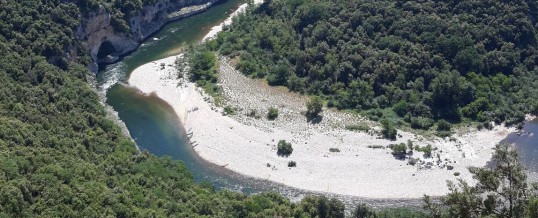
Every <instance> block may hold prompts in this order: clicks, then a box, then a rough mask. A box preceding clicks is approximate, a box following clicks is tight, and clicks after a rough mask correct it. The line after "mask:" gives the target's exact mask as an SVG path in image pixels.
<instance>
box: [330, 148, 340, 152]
mask: <svg viewBox="0 0 538 218" xmlns="http://www.w3.org/2000/svg"><path fill="white" fill-rule="evenodd" d="M329 151H330V152H340V149H338V148H329Z"/></svg>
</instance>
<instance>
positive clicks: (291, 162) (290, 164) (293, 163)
mask: <svg viewBox="0 0 538 218" xmlns="http://www.w3.org/2000/svg"><path fill="white" fill-rule="evenodd" d="M296 166H297V163H296V162H295V161H290V162H288V167H296Z"/></svg>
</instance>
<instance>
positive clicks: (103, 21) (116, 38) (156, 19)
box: [77, 0, 219, 72]
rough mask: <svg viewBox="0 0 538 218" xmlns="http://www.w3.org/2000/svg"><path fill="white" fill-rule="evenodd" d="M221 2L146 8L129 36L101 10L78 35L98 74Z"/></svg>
mask: <svg viewBox="0 0 538 218" xmlns="http://www.w3.org/2000/svg"><path fill="white" fill-rule="evenodd" d="M217 1H219V0H190V1H186V0H157V1H156V2H155V3H154V4H151V5H145V6H143V8H142V10H141V11H139V12H138V13H137V15H136V16H133V17H132V18H130V19H129V20H128V25H129V27H130V31H129V32H127V33H125V32H121V31H118V30H116V29H114V26H113V25H112V23H111V20H112V16H111V14H110V12H109V11H107V10H106V9H104V8H102V7H101V8H100V9H99V10H97V11H95V12H92V13H90V14H89V16H87V17H86V18H83V19H82V22H81V25H80V26H79V29H78V31H77V36H78V37H79V38H80V39H82V40H83V41H84V42H85V46H86V48H87V49H88V51H89V52H90V56H91V58H92V60H93V63H92V64H91V66H90V67H89V68H90V69H91V70H92V71H93V72H97V64H99V63H113V62H115V61H117V60H118V59H119V57H120V56H121V55H124V54H127V53H128V52H131V51H133V50H135V49H136V48H137V47H138V45H140V43H141V42H142V41H143V40H144V39H145V38H146V37H148V36H149V35H151V34H152V33H154V32H156V31H158V30H159V29H160V28H161V27H162V26H163V25H165V24H166V23H168V22H170V21H173V20H177V19H180V18H183V17H187V16H190V15H193V14H196V13H199V12H202V11H204V10H206V9H207V8H209V7H211V6H212V5H213V4H214V3H215V2H217Z"/></svg>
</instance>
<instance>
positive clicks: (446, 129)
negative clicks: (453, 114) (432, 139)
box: [436, 120, 452, 137]
mask: <svg viewBox="0 0 538 218" xmlns="http://www.w3.org/2000/svg"><path fill="white" fill-rule="evenodd" d="M451 130H452V125H451V124H450V123H449V122H447V121H446V120H439V121H437V133H436V135H438V136H441V137H447V136H450V135H451V134H452V132H451Z"/></svg>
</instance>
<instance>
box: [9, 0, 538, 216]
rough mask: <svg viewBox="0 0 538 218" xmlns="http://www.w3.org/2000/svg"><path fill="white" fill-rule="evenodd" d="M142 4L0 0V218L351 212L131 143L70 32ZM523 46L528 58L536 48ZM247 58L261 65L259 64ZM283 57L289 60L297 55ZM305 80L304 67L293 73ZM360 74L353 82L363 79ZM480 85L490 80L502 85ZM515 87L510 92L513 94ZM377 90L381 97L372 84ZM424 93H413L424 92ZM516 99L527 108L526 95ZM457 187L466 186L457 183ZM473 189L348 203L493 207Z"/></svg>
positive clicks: (454, 209)
mask: <svg viewBox="0 0 538 218" xmlns="http://www.w3.org/2000/svg"><path fill="white" fill-rule="evenodd" d="M148 2H151V1H148ZM289 2H294V1H289ZM296 2H298V1H296ZM140 4H145V2H143V1H139V0H138V1H137V0H133V1H129V0H121V1H120V0H118V1H110V2H105V1H91V0H77V1H74V0H73V1H60V0H52V1H49V0H25V1H2V3H1V4H0V18H1V19H0V54H2V58H1V59H0V83H1V84H2V85H1V86H0V217H273V216H281V217H344V213H345V206H344V204H343V203H342V202H341V201H339V200H336V199H328V198H325V197H323V196H308V197H305V198H304V199H303V200H301V201H300V202H296V203H294V202H291V201H290V200H289V199H286V198H284V197H283V196H281V195H280V194H276V193H262V194H257V195H250V196H249V195H245V194H242V193H237V192H232V191H227V190H215V188H213V187H212V186H211V184H209V183H208V182H202V183H196V182H195V181H194V179H193V177H192V175H191V174H190V173H189V172H188V170H187V169H186V167H185V165H184V164H183V163H181V162H180V161H176V160H172V159H170V158H167V157H155V156H154V155H151V154H149V153H147V152H144V151H138V150H137V149H136V146H135V144H134V142H133V141H132V140H131V139H129V138H127V137H126V136H124V135H123V134H122V132H121V129H120V128H119V127H118V126H117V125H116V124H115V123H114V122H113V121H112V120H111V119H110V118H109V117H108V116H107V113H106V111H105V109H104V107H103V105H102V103H101V99H100V97H99V95H98V94H97V93H96V91H95V87H92V85H91V84H92V81H93V77H94V76H95V75H93V74H92V73H91V72H89V71H88V70H87V69H86V67H85V66H86V65H87V64H88V63H89V62H90V58H89V56H88V52H87V51H85V49H84V47H83V46H82V43H83V42H82V41H81V40H80V39H78V38H77V37H76V35H75V32H76V28H77V26H78V25H79V22H80V19H81V17H83V16H85V15H86V14H87V13H90V12H92V11H93V10H96V8H99V7H101V6H104V7H105V8H108V9H107V10H114V11H116V12H115V13H120V12H121V13H122V14H123V15H121V16H118V18H117V19H118V22H120V23H122V22H125V19H126V16H127V17H128V16H130V15H129V14H131V13H136V9H137V8H138V9H139V8H140ZM274 4H275V3H269V4H266V5H264V7H262V9H261V10H260V13H261V12H263V13H264V14H266V13H268V10H269V9H271V7H274ZM131 6H132V7H133V8H128V7H131ZM269 6H270V7H269ZM123 7H125V8H123ZM126 12H129V13H126ZM291 12H292V11H288V12H286V13H291ZM131 15H132V14H131ZM265 16H266V15H265ZM253 17H255V16H253ZM241 19H250V18H248V17H243V18H241ZM256 19H259V18H256ZM125 24H126V23H125ZM303 25H304V24H303ZM308 25H310V24H308ZM308 25H306V26H308ZM291 31H294V30H290V32H291ZM228 34H229V33H228ZM289 40H291V39H289ZM529 43H531V42H529ZM532 43H534V42H532ZM228 44H229V46H231V45H232V44H230V43H228ZM223 45H224V43H223ZM530 48H531V47H530V46H529V50H532V49H530ZM259 51H263V50H259ZM263 52H266V51H263ZM521 55H522V56H525V57H527V56H528V57H527V58H529V57H531V56H532V55H534V54H533V53H532V52H531V53H529V54H527V53H524V54H523V53H522V54H521ZM529 55H530V56H529ZM247 56H248V55H245V56H244V57H247ZM264 57H267V56H264ZM252 58H254V56H252ZM244 60H247V59H246V58H245V59H243V61H244ZM279 61H280V62H282V61H285V59H282V60H279ZM279 61H277V62H279ZM252 63H254V64H255V65H254V67H262V66H261V65H260V62H256V61H253V62H252ZM283 63H284V62H283ZM305 63H306V62H305ZM284 64H286V65H283V66H287V67H291V66H289V65H288V64H291V62H290V63H288V62H285V63H284ZM518 64H519V62H518ZM312 66H313V67H314V66H317V65H312ZM518 66H519V65H518ZM255 69H257V68H255ZM275 70H276V69H275ZM275 72H280V71H275ZM517 72H518V73H522V77H521V78H523V76H530V75H527V74H530V72H527V71H517ZM525 72H527V73H525ZM518 73H516V72H512V73H509V74H507V75H505V77H502V78H504V79H507V80H509V81H511V82H513V83H515V84H519V85H522V84H520V83H523V82H524V81H520V80H515V78H520V77H519V76H520V74H518ZM475 75H476V78H477V80H485V81H490V80H491V81H494V80H493V79H492V78H490V77H489V76H485V75H482V74H475ZM495 75H497V74H495ZM503 75H504V74H503ZM208 78H211V76H209V77H208ZM465 78H467V77H465ZM499 78H500V77H499ZM304 79H305V78H304V77H301V78H299V76H297V79H296V80H297V81H301V80H304ZM495 81H496V80H495ZM527 82H528V81H527ZM363 83H364V82H356V85H357V86H358V87H360V86H364V84H363ZM471 83H472V82H471ZM303 85H304V84H303ZM485 86H486V88H484V89H487V88H495V86H491V87H490V86H488V85H485ZM342 87H343V88H342V89H344V90H345V87H347V86H345V85H344V86H342ZM517 87H519V86H517ZM304 88H305V90H306V88H307V87H306V86H305V87H304ZM532 88H533V87H532V86H529V87H527V88H526V89H524V90H530V91H532V90H533V89H532ZM510 89H511V88H510ZM309 90H310V89H309ZM313 90H314V89H312V91H313ZM514 90H515V89H514ZM495 93H496V92H495ZM495 93H494V94H495ZM531 93H532V92H530V93H528V94H531ZM488 94H489V92H488ZM520 94H522V93H520V92H515V91H514V96H517V95H520ZM372 95H376V91H375V90H374V91H373V94H372ZM326 96H327V98H328V97H329V96H330V95H326ZM361 96H362V95H361ZM420 96H421V97H418V96H417V97H416V98H417V99H418V100H424V98H423V96H422V95H420ZM374 98H377V97H374ZM386 98H387V99H388V97H386ZM350 99H351V96H350ZM502 99H503V100H502V101H508V98H504V97H503V98H502ZM517 99H519V98H517ZM517 99H514V101H516V100H517ZM364 100H368V99H364ZM333 101H335V102H336V101H337V99H335V100H333ZM353 101H355V100H353ZM473 102H474V101H473ZM517 103H518V104H517V105H519V106H521V107H523V106H525V107H526V103H525V102H524V101H521V102H520V101H519V100H517ZM527 103H528V102H527ZM357 105H358V104H357ZM509 106H510V107H516V105H509ZM519 106H517V107H519ZM409 107H410V106H409ZM406 109H407V108H406ZM526 110H528V109H523V108H522V109H521V110H520V111H518V112H522V113H523V112H526ZM514 113H516V112H514ZM509 118H510V119H511V116H508V117H506V119H509ZM500 151H502V149H500ZM504 154H506V152H505V153H504ZM507 157H511V156H510V155H504V156H503V155H499V158H505V159H504V160H506V158H507ZM501 160H502V159H501ZM509 160H510V161H514V159H509ZM516 166H518V165H516ZM518 169H519V168H518ZM476 170H477V171H478V169H476ZM502 170H504V171H502ZM506 170H507V169H506V168H502V169H500V170H498V171H491V172H490V171H478V172H481V174H477V175H490V176H486V177H485V178H489V179H492V178H496V175H500V173H501V172H507V171H506ZM519 170H521V169H519ZM517 172H520V171H517ZM503 175H504V174H503ZM518 175H519V174H518ZM498 177H499V178H505V177H500V176H498ZM517 179H518V180H517V181H519V182H520V183H518V184H523V183H522V181H525V179H526V178H524V177H518V178H517ZM496 181H497V180H496ZM499 181H500V180H499ZM495 184H503V183H502V181H500V182H496V183H495ZM467 187H468V186H464V188H467ZM485 188H487V187H482V189H481V190H486V189H485ZM517 188H518V189H516V190H520V191H521V192H520V193H524V194H529V195H528V196H524V197H521V196H520V195H518V198H517V199H518V200H519V201H518V203H519V204H517V205H518V206H519V207H518V208H517V209H521V210H520V211H519V212H521V214H517V215H524V216H528V217H533V216H534V215H536V214H532V212H533V211H537V210H536V208H538V200H536V198H535V197H531V196H532V195H531V192H530V187H527V186H521V187H520V186H518V187H517ZM454 190H455V192H454V193H456V194H458V193H459V192H458V190H459V189H458V188H457V187H456V188H454ZM465 190H466V191H468V190H470V189H465ZM512 190H514V189H512ZM472 191H473V192H469V191H468V192H465V194H466V195H451V196H452V197H449V198H447V201H443V202H442V203H443V204H446V205H436V204H433V203H431V202H429V201H426V203H428V204H425V205H427V206H428V208H427V209H426V210H425V211H424V212H418V211H411V210H409V209H401V208H399V209H398V208H395V209H390V208H389V209H384V210H381V211H378V210H373V209H371V208H369V207H368V206H365V205H362V204H361V205H357V206H356V208H350V209H349V211H351V212H350V213H349V214H348V215H349V216H352V217H441V216H442V217H447V216H449V215H452V214H456V213H458V212H459V213H460V214H463V215H465V214H466V213H469V215H470V214H471V213H470V212H473V213H474V214H476V213H477V211H478V210H477V208H482V207H484V206H483V205H490V206H489V207H487V208H490V209H491V204H482V203H481V202H482V200H481V199H479V198H478V196H481V195H480V194H481V192H480V190H478V189H476V190H475V189H473V190H472ZM469 196H471V197H473V198H472V200H473V201H472V202H471V203H473V204H472V205H473V206H476V207H472V208H471V209H473V210H472V211H469V210H465V209H469V208H470V207H469V208H467V207H465V208H462V207H461V206H462V205H463V206H465V205H467V203H469V202H465V200H467V199H470V198H469ZM493 197H498V196H492V198H493ZM493 199H494V198H493ZM484 202H485V201H484ZM490 203H491V202H490ZM458 206H460V207H458ZM484 208H486V207H484ZM493 208H494V209H497V208H500V209H502V208H506V207H503V205H498V206H494V207H493ZM480 211H485V212H488V213H489V214H495V212H496V211H488V210H480ZM480 211H479V212H480ZM485 212H484V213H485ZM510 212H512V210H510ZM512 217H515V214H514V216H512Z"/></svg>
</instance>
